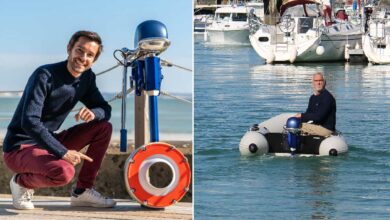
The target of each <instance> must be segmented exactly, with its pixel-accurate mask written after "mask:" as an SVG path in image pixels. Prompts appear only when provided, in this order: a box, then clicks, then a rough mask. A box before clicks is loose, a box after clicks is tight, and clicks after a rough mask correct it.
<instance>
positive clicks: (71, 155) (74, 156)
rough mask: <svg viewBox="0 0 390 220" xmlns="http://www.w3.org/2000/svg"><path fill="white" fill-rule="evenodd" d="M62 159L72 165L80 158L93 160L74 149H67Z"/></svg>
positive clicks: (78, 161)
mask: <svg viewBox="0 0 390 220" xmlns="http://www.w3.org/2000/svg"><path fill="white" fill-rule="evenodd" d="M62 159H64V160H66V161H67V162H69V163H70V164H72V165H73V166H75V165H77V164H79V163H81V160H87V161H89V162H93V159H92V158H90V157H88V156H87V155H85V154H82V153H80V152H78V151H75V150H68V152H66V154H65V155H64V156H63V157H62Z"/></svg>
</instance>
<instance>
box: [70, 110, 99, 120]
mask: <svg viewBox="0 0 390 220" xmlns="http://www.w3.org/2000/svg"><path fill="white" fill-rule="evenodd" d="M74 117H75V119H76V121H79V120H80V119H81V120H83V121H85V122H90V121H92V120H93V119H95V114H94V113H93V112H92V111H91V110H90V109H89V108H87V107H82V108H81V109H80V111H79V112H78V113H77V114H76V115H75V116H74Z"/></svg>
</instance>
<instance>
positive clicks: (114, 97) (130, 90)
mask: <svg viewBox="0 0 390 220" xmlns="http://www.w3.org/2000/svg"><path fill="white" fill-rule="evenodd" d="M133 90H134V89H133V88H129V89H127V90H126V95H127V94H130V93H131V92H133ZM121 98H122V92H120V93H117V94H116V95H114V96H113V97H112V98H111V99H110V100H108V101H107V102H113V101H115V100H116V99H121ZM80 109H81V108H79V109H73V110H72V111H71V112H78V111H80Z"/></svg>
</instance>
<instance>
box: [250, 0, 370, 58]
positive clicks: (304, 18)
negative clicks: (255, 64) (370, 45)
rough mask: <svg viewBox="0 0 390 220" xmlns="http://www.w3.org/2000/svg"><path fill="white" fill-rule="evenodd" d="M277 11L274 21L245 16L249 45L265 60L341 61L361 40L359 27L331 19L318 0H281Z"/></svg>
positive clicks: (344, 21)
mask: <svg viewBox="0 0 390 220" xmlns="http://www.w3.org/2000/svg"><path fill="white" fill-rule="evenodd" d="M279 13H280V15H281V17H280V18H279V19H278V21H277V22H276V23H274V24H264V23H262V22H259V21H258V19H256V18H254V17H253V16H251V15H250V16H249V17H250V18H249V24H250V35H249V39H250V42H251V45H252V47H253V48H254V50H255V51H256V52H257V54H258V55H259V56H260V57H262V58H263V59H265V60H266V62H267V63H274V62H291V63H294V62H315V61H336V60H344V59H345V50H346V49H347V48H348V47H354V46H355V45H356V44H360V43H361V35H362V33H363V32H362V28H361V26H360V25H355V24H352V23H351V22H348V21H347V20H340V19H336V20H335V19H333V18H332V15H331V14H332V12H331V9H330V7H327V6H325V5H323V4H322V1H319V0H285V1H283V4H282V5H281V7H280V12H279ZM274 20H276V19H274Z"/></svg>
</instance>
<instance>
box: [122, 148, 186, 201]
mask: <svg viewBox="0 0 390 220" xmlns="http://www.w3.org/2000/svg"><path fill="white" fill-rule="evenodd" d="M156 169H157V170H160V171H161V170H163V172H162V173H158V172H159V171H157V173H154V175H152V176H158V175H160V176H161V175H166V176H164V177H161V178H164V179H168V182H166V181H165V182H166V183H165V184H163V185H162V186H161V185H159V186H157V185H156V180H151V176H150V175H151V172H155V171H153V170H156ZM124 171H125V175H124V177H125V184H126V188H127V191H128V193H129V194H130V195H131V196H132V197H133V198H134V199H135V200H137V201H138V202H139V203H141V204H143V205H145V206H147V207H150V208H164V207H167V206H170V205H172V204H175V203H176V202H178V201H179V200H180V199H181V198H183V196H184V195H185V194H186V192H187V191H188V190H189V185H190V182H191V169H190V166H189V164H188V160H187V158H186V157H185V156H184V155H183V154H182V153H181V152H180V151H179V150H177V149H176V148H175V147H174V146H172V145H170V144H167V143H162V142H157V143H150V144H147V145H144V146H142V147H140V148H138V149H137V150H135V151H133V152H132V154H131V155H130V156H129V157H128V158H127V160H126V163H125V169H124ZM156 174H157V175H156Z"/></svg>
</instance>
